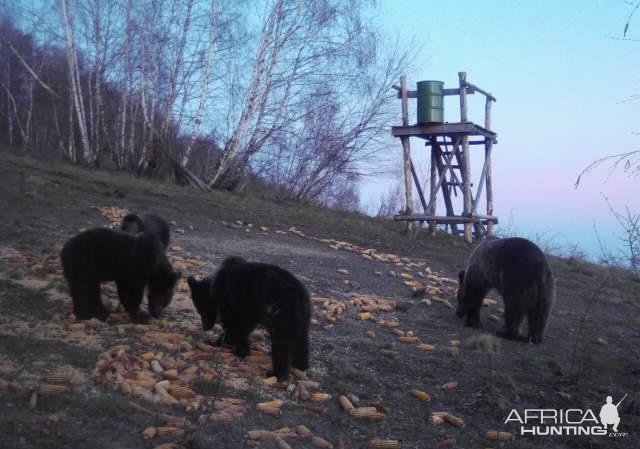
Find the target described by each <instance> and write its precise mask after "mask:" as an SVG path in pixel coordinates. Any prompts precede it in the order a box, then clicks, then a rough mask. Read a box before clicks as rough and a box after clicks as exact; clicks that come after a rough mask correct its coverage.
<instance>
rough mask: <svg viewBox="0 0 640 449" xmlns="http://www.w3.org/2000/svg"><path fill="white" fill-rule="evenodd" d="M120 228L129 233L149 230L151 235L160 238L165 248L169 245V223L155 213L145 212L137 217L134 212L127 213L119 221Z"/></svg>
mask: <svg viewBox="0 0 640 449" xmlns="http://www.w3.org/2000/svg"><path fill="white" fill-rule="evenodd" d="M120 230H121V231H123V232H129V233H130V234H140V233H141V232H144V231H151V233H152V234H153V235H155V236H156V237H158V239H160V243H162V246H164V248H165V250H166V249H167V246H169V233H170V228H169V223H167V221H166V220H165V219H164V218H161V217H158V216H157V215H153V214H147V215H143V216H142V217H139V216H138V215H136V214H128V215H127V216H125V217H124V218H123V219H122V222H121V223H120Z"/></svg>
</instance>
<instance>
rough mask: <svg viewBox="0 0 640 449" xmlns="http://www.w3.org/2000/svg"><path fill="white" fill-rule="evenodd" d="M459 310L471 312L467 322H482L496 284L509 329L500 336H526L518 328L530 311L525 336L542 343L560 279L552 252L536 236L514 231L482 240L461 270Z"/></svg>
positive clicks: (460, 314)
mask: <svg viewBox="0 0 640 449" xmlns="http://www.w3.org/2000/svg"><path fill="white" fill-rule="evenodd" d="M458 280H459V286H458V293H457V300H458V306H457V311H456V314H457V316H458V317H460V318H462V317H464V316H465V315H466V317H467V320H466V323H465V326H472V327H478V326H479V325H480V308H481V307H482V302H483V299H484V297H485V296H486V295H487V293H489V291H490V290H492V289H496V290H497V291H498V293H500V295H501V296H502V299H503V301H504V306H505V330H504V331H500V332H498V333H497V334H498V336H500V337H504V338H508V339H513V340H525V339H524V338H523V337H521V336H520V335H519V328H520V324H521V323H522V320H523V319H524V317H525V315H526V317H527V324H528V338H526V341H528V342H532V343H536V344H537V343H541V342H542V337H543V334H544V331H545V327H546V325H547V321H548V319H549V313H550V312H551V306H552V305H553V301H554V290H555V286H554V285H555V284H554V279H553V273H552V271H551V267H550V266H549V262H548V261H547V257H546V256H545V255H544V253H543V252H542V250H541V249H540V248H538V246H536V245H535V244H534V243H533V242H531V241H529V240H527V239H524V238H520V237H511V238H503V239H493V240H488V241H485V242H483V243H481V244H480V245H478V246H477V247H476V248H475V250H474V251H473V253H472V254H471V256H470V257H469V262H468V264H467V269H466V271H465V270H463V271H460V273H459V274H458Z"/></svg>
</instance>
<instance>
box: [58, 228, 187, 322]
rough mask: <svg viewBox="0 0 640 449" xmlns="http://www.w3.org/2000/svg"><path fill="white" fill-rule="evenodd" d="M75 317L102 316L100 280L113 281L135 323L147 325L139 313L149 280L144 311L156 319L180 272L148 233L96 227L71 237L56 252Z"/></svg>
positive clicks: (171, 295)
mask: <svg viewBox="0 0 640 449" xmlns="http://www.w3.org/2000/svg"><path fill="white" fill-rule="evenodd" d="M60 257H61V260H62V268H63V271H64V276H65V278H66V279H67V282H68V284H69V290H70V291H71V299H72V300H73V313H74V314H75V316H76V319H78V320H88V319H91V318H98V319H100V320H103V321H104V320H106V319H107V317H108V316H109V312H108V311H107V309H106V308H105V307H104V305H103V303H102V300H101V299H100V284H101V283H102V282H106V281H115V282H116V286H117V287H118V297H119V298H120V302H121V303H122V305H123V306H124V309H125V310H126V311H127V313H128V314H129V316H130V317H131V320H132V321H133V322H134V323H146V322H147V321H148V320H149V317H148V315H146V314H145V313H143V312H141V311H140V304H141V303H142V299H143V295H144V288H145V286H146V285H147V284H149V297H148V299H149V304H148V306H149V313H150V314H151V315H152V316H153V317H155V318H157V317H159V316H160V314H161V313H162V311H163V310H164V309H165V307H167V306H168V305H169V303H170V302H171V299H172V297H173V290H174V286H175V284H176V281H177V280H178V278H179V277H180V273H176V272H175V271H174V270H173V268H172V267H171V263H170V262H169V260H168V259H167V256H166V255H165V253H164V247H163V246H162V243H161V242H160V240H159V239H158V238H157V237H156V236H155V235H154V234H153V233H151V232H150V231H145V232H142V233H140V234H137V235H132V234H129V233H125V232H120V231H114V230H112V229H107V228H96V229H89V230H87V231H83V232H81V233H79V234H77V235H76V236H74V237H72V238H70V239H69V240H68V241H67V242H66V243H65V245H64V247H63V248H62V253H61V254H60Z"/></svg>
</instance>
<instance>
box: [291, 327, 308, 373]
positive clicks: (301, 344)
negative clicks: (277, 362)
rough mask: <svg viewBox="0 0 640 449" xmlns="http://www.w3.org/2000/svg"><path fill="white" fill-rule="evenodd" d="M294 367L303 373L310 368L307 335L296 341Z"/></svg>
mask: <svg viewBox="0 0 640 449" xmlns="http://www.w3.org/2000/svg"><path fill="white" fill-rule="evenodd" d="M292 365H293V367H294V368H298V369H299V370H301V371H304V370H306V369H307V368H309V335H308V334H306V333H305V334H304V335H302V336H300V337H298V338H297V339H296V340H295V343H294V347H293V361H292Z"/></svg>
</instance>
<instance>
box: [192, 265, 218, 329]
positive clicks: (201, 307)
mask: <svg viewBox="0 0 640 449" xmlns="http://www.w3.org/2000/svg"><path fill="white" fill-rule="evenodd" d="M187 283H188V284H189V288H190V289H191V300H192V301H193V305H194V307H195V308H196V311H197V312H198V314H199V315H200V319H201V320H202V329H203V330H205V331H208V330H209V329H211V328H213V326H214V325H215V324H216V319H217V316H218V310H217V307H216V304H215V302H214V299H213V298H212V297H211V281H210V280H209V279H203V280H201V281H198V280H196V278H194V277H193V276H189V277H188V278H187Z"/></svg>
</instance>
